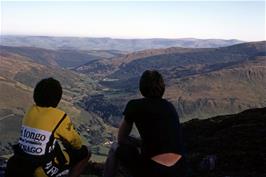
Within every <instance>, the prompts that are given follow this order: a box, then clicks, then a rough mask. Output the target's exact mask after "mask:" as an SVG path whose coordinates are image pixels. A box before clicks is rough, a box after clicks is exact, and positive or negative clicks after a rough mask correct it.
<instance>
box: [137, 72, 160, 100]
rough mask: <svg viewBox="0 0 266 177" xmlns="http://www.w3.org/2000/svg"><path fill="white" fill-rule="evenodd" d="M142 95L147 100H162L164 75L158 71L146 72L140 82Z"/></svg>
mask: <svg viewBox="0 0 266 177" xmlns="http://www.w3.org/2000/svg"><path fill="white" fill-rule="evenodd" d="M139 90H140V93H141V94H142V95H143V96H144V97H147V98H162V97H163V94H164V90H165V84H164V80H163V77H162V75H161V74H160V73H159V72H158V71H156V70H146V71H144V72H143V74H142V76H141V78H140V81H139Z"/></svg>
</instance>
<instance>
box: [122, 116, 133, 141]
mask: <svg viewBox="0 0 266 177" xmlns="http://www.w3.org/2000/svg"><path fill="white" fill-rule="evenodd" d="M132 126H133V122H129V121H126V120H124V119H123V120H122V122H121V125H120V127H119V131H118V144H123V143H126V141H127V137H128V135H129V134H130V132H131V130H132Z"/></svg>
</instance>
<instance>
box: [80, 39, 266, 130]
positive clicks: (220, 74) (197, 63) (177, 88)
mask: <svg viewBox="0 0 266 177" xmlns="http://www.w3.org/2000/svg"><path fill="white" fill-rule="evenodd" d="M265 51H266V42H264V41H263V42H256V43H244V44H239V45H235V46H230V47H224V48H217V49H181V48H171V49H160V50H156V51H154V52H153V53H152V52H151V51H147V52H146V53H145V51H142V52H137V53H133V54H131V55H128V57H124V58H123V59H122V58H113V59H112V60H113V61H112V60H109V61H110V62H109V63H108V62H106V63H105V65H104V68H103V69H101V68H98V67H96V68H95V70H94V66H95V63H101V62H100V61H98V62H97V61H95V63H94V64H92V65H90V63H88V64H86V65H85V66H86V67H88V66H89V72H87V73H88V74H89V75H93V72H95V73H96V74H95V75H96V76H99V73H100V71H102V73H100V77H98V78H103V79H102V81H101V82H100V83H101V84H102V85H104V86H105V87H107V88H106V91H105V92H103V93H102V94H99V96H96V97H91V96H89V97H87V98H86V97H85V98H84V99H83V101H82V103H81V105H82V106H83V107H84V108H85V109H87V110H89V111H92V112H95V113H96V114H99V113H100V114H101V115H102V116H103V118H104V120H108V121H109V122H111V123H112V124H113V125H117V123H118V122H119V120H120V118H121V116H122V114H121V113H122V111H123V108H124V106H125V104H126V102H127V101H128V100H130V99H132V98H136V97H140V95H139V93H138V80H139V77H140V75H141V73H142V72H143V71H144V70H146V69H157V70H159V71H160V72H161V73H162V74H163V76H164V78H165V80H166V93H165V98H167V99H169V100H171V101H172V102H173V103H174V104H175V106H176V108H177V110H178V112H179V114H180V116H181V118H182V121H185V120H189V119H191V118H195V117H199V118H207V117H212V116H215V115H219V114H229V113H231V114H232V113H236V112H239V111H242V110H245V109H249V108H255V107H264V106H266V102H265V100H266V98H265V95H266V88H265V85H266V62H265V61H266V58H265V56H266V55H265ZM144 53H145V54H146V55H144ZM143 55H144V56H145V57H144V58H142V57H143ZM138 56H139V57H138ZM116 61H117V62H116ZM113 63H115V64H113ZM117 63H118V64H117ZM116 64H117V65H116ZM109 66H110V67H109ZM114 66H115V67H114ZM105 68H108V69H109V68H112V69H110V70H108V71H107V72H106V73H105V71H106V70H105ZM97 71H99V72H97ZM82 72H84V73H86V72H85V70H82ZM104 76H105V77H104ZM95 102H98V103H99V104H94V103H95ZM108 108H110V109H111V108H112V109H113V108H115V109H114V110H116V111H114V112H111V111H107V110H109V109H108Z"/></svg>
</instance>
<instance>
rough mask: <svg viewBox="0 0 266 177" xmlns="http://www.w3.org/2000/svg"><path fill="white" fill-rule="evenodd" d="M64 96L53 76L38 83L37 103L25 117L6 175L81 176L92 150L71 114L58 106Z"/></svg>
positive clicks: (33, 176)
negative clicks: (75, 125) (86, 144)
mask: <svg viewBox="0 0 266 177" xmlns="http://www.w3.org/2000/svg"><path fill="white" fill-rule="evenodd" d="M61 97H62V87H61V85H60V83H59V81H57V80H55V79H53V78H47V79H43V80H41V81H40V82H39V83H38V84H37V85H36V87H35V89H34V94H33V98H34V102H35V104H34V105H33V106H32V107H31V108H30V109H29V110H28V112H27V113H26V115H25V116H24V118H23V120H22V126H21V134H20V138H19V141H18V144H16V145H14V147H13V149H14V155H13V156H12V157H11V158H10V159H9V161H8V164H7V170H6V177H66V176H67V177H77V176H80V174H81V172H82V171H83V169H84V168H85V167H86V165H87V163H88V160H89V158H90V155H91V153H90V152H89V151H88V149H87V147H86V146H84V145H83V144H82V141H81V138H80V136H79V134H78V133H77V132H76V131H75V129H74V127H73V124H72V122H71V120H70V118H69V117H68V116H67V114H66V113H65V112H64V111H62V110H60V109H58V108H56V107H57V105H58V103H59V102H60V100H61ZM59 141H60V142H62V143H61V144H63V147H64V148H61V147H62V146H60V145H59Z"/></svg>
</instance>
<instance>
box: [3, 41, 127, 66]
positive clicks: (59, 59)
mask: <svg viewBox="0 0 266 177" xmlns="http://www.w3.org/2000/svg"><path fill="white" fill-rule="evenodd" d="M0 50H1V53H12V54H17V55H20V56H24V57H26V58H29V59H30V60H31V61H33V62H37V63H39V64H44V65H50V66H57V67H65V68H67V67H77V66H80V65H82V64H85V63H87V62H89V61H93V60H99V59H105V58H112V57H119V56H122V55H123V52H121V51H114V50H110V51H107V50H106V51H105V50H99V51H95V50H91V51H80V50H63V49H61V50H60V49H59V50H48V49H43V48H35V47H10V46H0Z"/></svg>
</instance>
